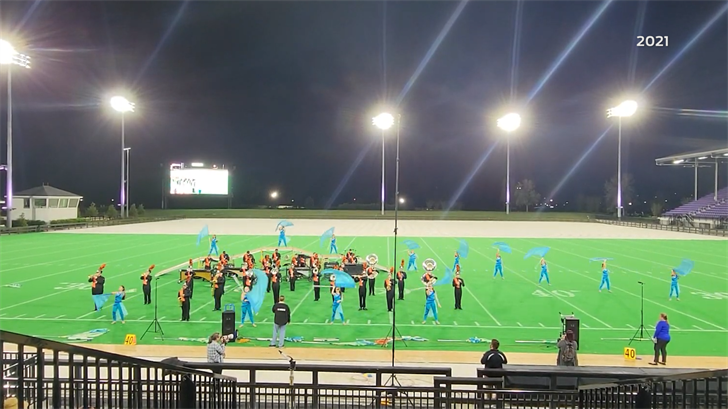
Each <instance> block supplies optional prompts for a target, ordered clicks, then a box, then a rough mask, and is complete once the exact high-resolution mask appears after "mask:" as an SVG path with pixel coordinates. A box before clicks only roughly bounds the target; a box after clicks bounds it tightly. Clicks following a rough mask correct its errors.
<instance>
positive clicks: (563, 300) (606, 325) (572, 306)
mask: <svg viewBox="0 0 728 409" xmlns="http://www.w3.org/2000/svg"><path fill="white" fill-rule="evenodd" d="M453 240H457V239H453ZM473 251H475V252H476V253H478V254H480V255H482V256H484V257H485V258H487V259H488V260H490V261H493V262H495V261H494V260H493V259H491V258H490V257H489V256H487V255H485V254H484V253H482V252H480V251H478V250H477V249H473ZM521 253H524V252H523V251H521ZM524 254H525V253H524ZM511 272H512V273H513V274H515V275H517V276H518V277H520V278H522V279H523V280H525V281H527V282H529V283H531V284H533V285H535V286H536V287H537V288H541V286H540V285H539V284H537V283H534V282H532V281H531V280H529V279H527V278H526V277H524V276H522V275H521V274H518V273H517V272H516V271H515V270H511ZM556 298H557V299H558V300H560V301H561V302H563V303H565V304H567V305H568V306H570V307H571V308H573V309H574V310H576V311H579V312H581V313H583V314H584V315H586V316H587V317H589V318H591V319H593V320H594V321H596V322H598V323H600V324H602V325H604V326H605V327H607V328H612V326H611V325H609V324H607V323H606V322H604V321H602V320H600V319H599V318H597V317H595V316H593V315H591V314H589V313H588V312H586V311H584V310H582V309H581V308H579V307H577V306H576V305H574V304H572V303H570V302H568V301H566V299H565V298H563V297H556ZM582 325H583V324H582Z"/></svg>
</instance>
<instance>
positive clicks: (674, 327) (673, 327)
mask: <svg viewBox="0 0 728 409" xmlns="http://www.w3.org/2000/svg"><path fill="white" fill-rule="evenodd" d="M672 329H675V330H678V331H679V330H680V328H678V327H677V326H676V325H673V326H672Z"/></svg>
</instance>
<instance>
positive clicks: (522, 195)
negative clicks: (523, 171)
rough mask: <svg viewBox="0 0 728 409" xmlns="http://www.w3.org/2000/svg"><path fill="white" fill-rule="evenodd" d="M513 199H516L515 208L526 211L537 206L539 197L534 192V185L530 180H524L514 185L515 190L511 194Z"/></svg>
mask: <svg viewBox="0 0 728 409" xmlns="http://www.w3.org/2000/svg"><path fill="white" fill-rule="evenodd" d="M513 197H514V199H516V200H515V202H516V207H517V208H521V207H522V208H524V209H526V211H528V209H529V208H530V207H533V206H536V205H537V204H538V202H539V198H540V197H541V196H540V195H539V194H538V192H536V184H535V183H533V181H532V180H529V179H524V180H522V181H520V182H518V183H516V190H515V192H513Z"/></svg>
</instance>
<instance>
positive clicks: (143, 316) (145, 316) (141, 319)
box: [138, 315, 147, 321]
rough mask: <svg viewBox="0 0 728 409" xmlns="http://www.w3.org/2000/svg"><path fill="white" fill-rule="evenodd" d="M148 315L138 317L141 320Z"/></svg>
mask: <svg viewBox="0 0 728 409" xmlns="http://www.w3.org/2000/svg"><path fill="white" fill-rule="evenodd" d="M146 317H147V316H146V315H142V316H141V317H139V318H138V320H139V321H141V320H143V319H144V318H146Z"/></svg>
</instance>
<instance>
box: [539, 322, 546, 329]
mask: <svg viewBox="0 0 728 409" xmlns="http://www.w3.org/2000/svg"><path fill="white" fill-rule="evenodd" d="M538 325H540V326H542V327H543V328H546V326H545V325H543V324H542V323H540V322H539V323H538Z"/></svg>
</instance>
